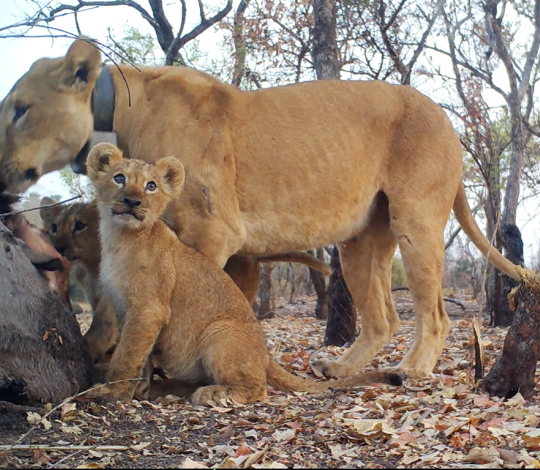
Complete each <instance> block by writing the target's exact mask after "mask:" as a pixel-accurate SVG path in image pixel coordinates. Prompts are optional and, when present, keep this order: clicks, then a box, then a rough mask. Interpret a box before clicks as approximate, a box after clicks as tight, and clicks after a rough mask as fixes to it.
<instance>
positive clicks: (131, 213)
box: [111, 209, 144, 222]
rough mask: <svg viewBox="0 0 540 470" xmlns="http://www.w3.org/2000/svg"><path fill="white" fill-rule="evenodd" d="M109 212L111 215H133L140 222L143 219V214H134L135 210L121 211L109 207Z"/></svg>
mask: <svg viewBox="0 0 540 470" xmlns="http://www.w3.org/2000/svg"><path fill="white" fill-rule="evenodd" d="M111 213H112V214H113V215H130V216H131V217H135V218H136V219H137V220H139V221H141V222H142V221H143V220H144V216H143V215H138V214H136V213H135V212H132V211H124V212H121V211H115V210H114V209H111Z"/></svg>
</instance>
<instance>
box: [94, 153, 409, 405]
mask: <svg viewBox="0 0 540 470" xmlns="http://www.w3.org/2000/svg"><path fill="white" fill-rule="evenodd" d="M87 167H88V175H89V176H90V179H91V180H92V182H93V184H94V186H95V188H96V196H97V205H98V209H99V213H100V234H101V241H102V267H101V279H102V283H103V286H104V287H105V289H106V292H107V295H108V296H109V298H110V300H111V302H112V304H113V305H114V307H115V309H116V311H117V314H118V315H119V317H120V319H121V323H122V326H121V334H120V341H119V343H118V346H117V348H116V350H115V352H114V354H113V357H112V360H111V363H110V369H109V373H108V377H107V378H108V384H107V385H105V386H103V387H101V388H97V389H94V390H92V392H90V394H91V395H92V396H94V397H106V398H109V399H122V400H129V399H131V398H132V397H133V393H134V387H135V386H134V382H133V380H130V379H137V378H138V377H140V376H141V372H142V370H143V367H144V365H145V363H146V361H147V359H148V358H149V357H151V358H152V361H153V362H154V363H155V364H156V365H157V366H158V367H162V368H163V369H164V370H166V371H167V373H168V374H169V376H170V377H171V378H172V380H171V381H166V380H165V381H160V382H161V384H160V385H162V386H163V388H164V389H166V390H167V393H176V394H185V393H186V392H187V393H190V392H191V391H193V390H195V391H194V393H193V395H192V401H193V402H194V403H196V404H207V403H209V402H210V401H222V400H224V399H231V400H234V401H236V402H238V403H251V402H254V401H257V400H261V399H264V398H265V397H266V386H267V384H269V385H271V386H273V387H275V388H277V389H281V390H298V391H308V392H322V391H325V390H328V389H329V388H330V387H332V388H348V387H354V386H359V385H365V384H370V383H376V382H380V383H388V384H393V385H399V384H401V377H400V376H399V375H398V374H394V373H385V372H367V373H364V374H358V375H355V376H351V377H348V378H346V379H341V380H335V381H328V382H322V383H319V382H311V381H308V380H304V379H301V378H299V377H295V376H293V375H291V374H289V373H288V372H286V371H285V370H284V369H283V368H282V367H281V366H279V365H278V364H277V363H276V362H275V361H274V360H272V359H271V358H270V356H269V354H268V351H267V349H266V344H265V340H264V336H263V332H262V328H261V326H260V325H259V323H258V322H257V320H256V319H255V317H254V315H253V313H252V311H251V308H250V306H249V304H248V302H247V301H246V299H245V297H244V296H243V295H242V293H241V291H240V290H239V289H238V288H237V287H236V285H235V284H234V283H233V281H232V280H231V279H230V278H229V277H228V276H227V275H226V274H225V273H224V272H223V270H221V269H220V268H219V266H218V265H216V264H215V263H213V262H211V261H210V260H208V259H207V258H206V257H204V255H202V254H201V253H199V252H198V251H196V250H194V249H192V248H189V247H187V246H185V245H184V244H182V243H181V242H180V241H179V240H178V238H177V237H176V235H175V234H174V232H172V231H171V230H170V229H169V228H168V227H167V226H166V225H165V223H164V222H162V221H161V220H160V215H161V214H162V212H163V211H164V210H165V207H166V206H167V204H168V202H169V201H170V200H171V199H172V198H173V197H176V196H177V195H178V194H179V192H180V191H181V188H182V184H183V182H184V168H183V166H182V164H181V163H180V162H179V161H178V160H177V159H176V158H174V157H165V158H161V159H159V160H158V161H157V162H156V164H155V165H151V164H147V163H144V162H142V161H139V160H127V159H126V160H125V159H123V157H122V154H121V152H120V150H119V149H118V148H116V147H115V146H113V145H111V144H100V145H98V146H96V147H94V149H93V150H92V151H91V152H90V155H89V157H88V163H87ZM158 383H159V382H158ZM152 387H157V385H156V383H154V384H153V385H151V387H150V392H149V394H150V396H156V394H157V393H159V388H158V389H157V390H152Z"/></svg>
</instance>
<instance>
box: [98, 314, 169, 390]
mask: <svg viewBox="0 0 540 470" xmlns="http://www.w3.org/2000/svg"><path fill="white" fill-rule="evenodd" d="M168 316H169V315H168V311H167V309H165V308H158V307H153V308H147V309H144V310H140V309H137V310H136V311H135V309H130V310H128V312H127V314H126V317H125V323H124V327H123V328H122V331H121V333H120V342H119V343H118V346H117V347H116V350H115V351H114V354H113V357H112V359H111V364H110V367H109V372H108V374H107V384H106V385H105V386H102V387H100V388H96V389H95V390H93V391H92V392H90V393H89V396H92V397H95V398H98V397H100V398H104V399H107V400H122V401H125V400H131V399H132V398H133V394H134V392H135V389H136V386H137V382H138V380H139V379H140V380H145V379H144V378H142V379H141V376H142V375H143V369H144V367H145V365H146V364H147V360H148V358H149V356H150V353H151V352H152V349H153V348H154V344H155V342H156V339H157V338H158V336H159V333H160V332H161V330H162V328H163V327H164V326H165V324H166V322H167V319H168Z"/></svg>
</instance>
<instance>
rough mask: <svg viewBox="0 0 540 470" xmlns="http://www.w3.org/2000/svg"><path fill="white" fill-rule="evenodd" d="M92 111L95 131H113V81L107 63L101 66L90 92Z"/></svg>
mask: <svg viewBox="0 0 540 470" xmlns="http://www.w3.org/2000/svg"><path fill="white" fill-rule="evenodd" d="M92 113H93V114H94V130H95V131H101V132H112V131H113V118H114V81H113V78H112V75H111V71H110V70H109V67H108V66H107V65H103V66H102V67H101V73H100V75H99V77H98V79H97V81H96V86H95V87H94V91H93V92H92Z"/></svg>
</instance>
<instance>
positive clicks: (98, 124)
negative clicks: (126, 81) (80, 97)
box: [71, 65, 118, 175]
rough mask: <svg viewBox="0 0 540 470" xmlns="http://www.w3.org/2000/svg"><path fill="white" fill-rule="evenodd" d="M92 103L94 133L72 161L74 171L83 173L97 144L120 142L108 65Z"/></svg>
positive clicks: (99, 80) (103, 67) (99, 79)
mask: <svg viewBox="0 0 540 470" xmlns="http://www.w3.org/2000/svg"><path fill="white" fill-rule="evenodd" d="M91 105H92V114H93V115H94V133H93V135H92V138H91V139H90V140H89V141H88V142H86V144H85V145H84V147H83V148H82V149H81V151H80V152H79V154H78V155H77V156H76V157H75V160H74V161H73V162H71V168H72V169H73V171H74V172H75V173H80V174H83V175H84V174H86V157H88V152H89V151H90V149H91V148H92V147H93V146H94V145H95V144H97V143H99V142H104V141H105V142H111V143H114V144H115V145H117V144H118V142H117V138H116V134H114V133H113V119H114V81H113V78H112V75H111V71H110V70H109V67H108V66H106V65H103V66H102V67H101V74H100V75H99V77H98V79H97V81H96V85H95V87H94V91H93V92H92V99H91Z"/></svg>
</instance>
